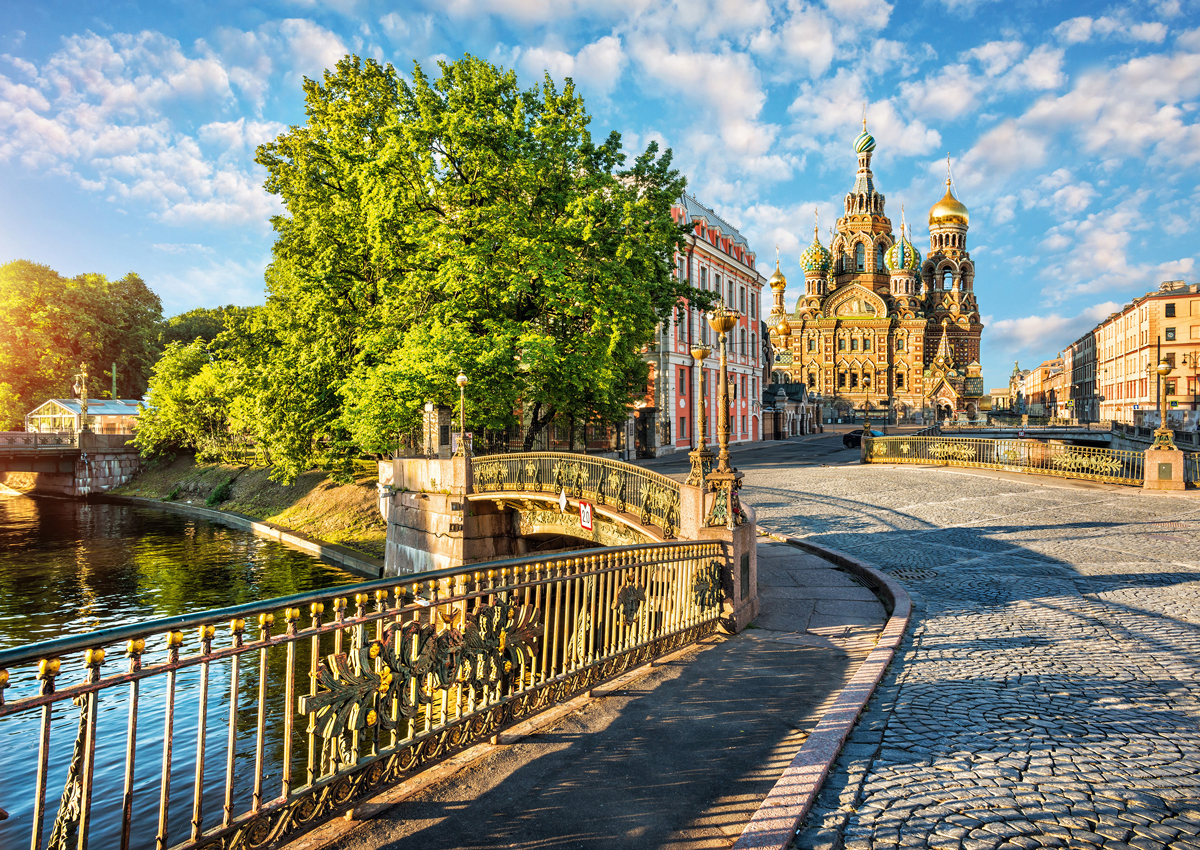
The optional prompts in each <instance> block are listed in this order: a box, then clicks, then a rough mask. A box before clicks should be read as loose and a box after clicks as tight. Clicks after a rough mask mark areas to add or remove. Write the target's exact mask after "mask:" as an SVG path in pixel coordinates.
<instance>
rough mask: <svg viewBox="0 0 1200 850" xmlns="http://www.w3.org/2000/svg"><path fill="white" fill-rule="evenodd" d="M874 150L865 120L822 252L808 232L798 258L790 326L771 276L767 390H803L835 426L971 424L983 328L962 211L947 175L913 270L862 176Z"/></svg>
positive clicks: (782, 282) (778, 282)
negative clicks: (853, 168) (955, 417)
mask: <svg viewBox="0 0 1200 850" xmlns="http://www.w3.org/2000/svg"><path fill="white" fill-rule="evenodd" d="M874 150H875V139H874V137H873V136H871V134H870V133H868V132H867V124H866V121H865V120H864V121H863V131H862V134H861V135H859V137H858V138H857V139H855V141H854V151H855V153H856V154H857V156H858V173H857V175H856V177H855V182H854V188H853V189H852V190H851V191H850V192H849V193H847V195H846V199H845V212H844V215H842V217H841V218H839V219H838V220H837V225H836V229H835V231H834V234H833V238H832V242H831V244H830V246H829V248H826V247H825V246H824V245H822V244H821V239H820V234H819V231H818V229H817V227H816V226H814V228H813V241H812V244H811V245H810V246H809V247H808V248H807V249H806V250H805V251H804V253H803V254H801V256H800V264H801V267H802V268H803V269H804V295H803V296H802V297H801V298H800V299H799V301H798V302H797V304H796V310H795V312H794V313H793V315H792V316H791V317H788V316H787V314H786V310H785V307H784V303H783V297H784V290H785V289H786V287H787V280H786V279H785V278H784V276H783V274H782V272H780V271H779V269H778V267H777V268H776V270H775V275H774V276H773V277H772V278H771V280H770V285H771V288H772V290H773V293H774V307H773V309H772V311H771V314H770V316H769V317H768V320H767V321H768V324H769V325H770V326H771V328H772V332H771V342H772V344H773V346H774V348H775V352H776V357H775V366H774V370H773V379H774V380H776V381H778V382H786V381H798V382H801V383H804V384H805V385H806V386H808V388H809V390H810V391H811V392H814V393H819V394H820V395H821V397H822V398H823V399H824V401H825V405H826V407H827V408H832V409H833V410H834V411H836V414H835V415H837V416H839V417H848V416H861V415H864V414H868V413H869V414H871V415H874V416H879V415H884V414H887V415H890V416H895V417H901V418H908V417H916V416H923V417H925V418H928V417H931V416H934V415H937V416H938V417H939V418H945V417H946V416H949V415H951V414H952V413H954V412H964V413H967V414H968V415H970V416H972V417H974V416H975V415H976V414H977V412H978V408H979V400H980V398H981V397H982V396H983V379H982V377H980V367H979V338H980V334H981V333H982V331H983V325H982V324H981V323H980V321H979V308H978V305H977V304H976V301H975V293H974V284H975V266H974V263H973V262H972V261H971V256H970V253H969V252H968V251H967V230H968V226H969V214H968V211H967V208H966V207H965V206H964V205H963V204H962V203H961V202H960V201H959V200H958V199H957V198H956V197H955V196H954V192H953V188H952V183H951V180H950V176H949V169H947V177H946V193H945V196H944V197H943V198H942V199H941V200H940V201H938V202H937V203H936V204H934V206H933V208H932V209H931V210H930V211H929V234H930V235H929V256H927V257H925V258H924V259H922V257H921V254H920V252H919V251H918V250H917V249H916V248H915V247H913V244H912V241H911V240H912V236H911V233H909V232H908V231H907V230H906V228H905V227H904V226H903V224H902V226H901V237H902V238H900V239H897V238H896V236H895V235H894V233H893V231H892V223H891V221H890V220H889V219H888V217H887V216H886V215H885V214H884V196H883V194H882V193H881V192H879V191H877V190H876V188H875V180H874V175H873V174H872V172H871V156H872V153H873V152H874Z"/></svg>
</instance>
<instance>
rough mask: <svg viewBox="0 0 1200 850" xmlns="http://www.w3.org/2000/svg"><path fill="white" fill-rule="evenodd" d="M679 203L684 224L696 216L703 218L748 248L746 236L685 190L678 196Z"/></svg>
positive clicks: (738, 243) (735, 241) (736, 242)
mask: <svg viewBox="0 0 1200 850" xmlns="http://www.w3.org/2000/svg"><path fill="white" fill-rule="evenodd" d="M679 203H680V206H682V207H683V213H684V219H683V223H684V224H688V223H690V222H691V221H693V220H694V219H697V218H703V219H705V220H706V221H708V222H710V223H711V224H714V225H716V226H717V227H718V228H720V230H721V232H722V233H723V234H725V235H726V236H728V237H729V238H730V239H732V240H733V242H734V243H735V244H737V245H744V246H746V248H747V249H749V247H750V243H749V242H747V241H746V237H745V236H743V235H742V234H741V232H740V231H738V229H737V228H736V227H734V226H733V225H732V224H730V223H729V222H727V221H726V220H725V219H723V218H721V217H720V216H719V215H717V214H716V213H715V212H713V211H712V210H710V209H709V208H708V207H706V206H704V204H702V203H700V202H699V201H697V200H696V199H695V198H693V197H692V196H691V195H689V194H688V193H687V192H684V193H683V194H682V195H680V196H679Z"/></svg>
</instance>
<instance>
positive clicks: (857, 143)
mask: <svg viewBox="0 0 1200 850" xmlns="http://www.w3.org/2000/svg"><path fill="white" fill-rule="evenodd" d="M873 150H875V137H874V136H872V135H871V134H870V133H868V132H867V128H866V124H865V122H864V124H863V131H862V132H861V133H859V134H858V138H857V139H855V140H854V152H855V153H870V152H871V151H873Z"/></svg>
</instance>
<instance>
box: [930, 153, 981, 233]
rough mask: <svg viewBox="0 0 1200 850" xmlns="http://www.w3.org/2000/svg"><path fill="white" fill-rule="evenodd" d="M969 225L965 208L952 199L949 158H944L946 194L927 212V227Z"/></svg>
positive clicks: (960, 202) (968, 217) (969, 221)
mask: <svg viewBox="0 0 1200 850" xmlns="http://www.w3.org/2000/svg"><path fill="white" fill-rule="evenodd" d="M970 223H971V219H970V216H969V215H967V208H966V206H965V205H964V204H963V202H962V201H960V200H959V199H958V198H956V197H954V189H953V188H952V185H951V180H950V157H949V156H947V157H946V194H945V195H944V196H943V197H942V199H941V200H940V201H938V202H937V203H936V204H934V205H933V208H932V209H930V210H929V226H930V227H933V226H934V225H936V224H961V225H963V226H964V227H965V226H967V225H969V224H970Z"/></svg>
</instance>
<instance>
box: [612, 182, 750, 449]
mask: <svg viewBox="0 0 1200 850" xmlns="http://www.w3.org/2000/svg"><path fill="white" fill-rule="evenodd" d="M671 212H672V215H673V216H674V218H675V221H676V222H678V223H679V224H681V225H684V226H686V227H688V228H689V231H688V234H687V237H686V242H685V244H684V246H683V248H682V249H681V250H679V251H678V252H677V253H676V256H675V268H676V273H677V274H678V275H679V277H680V278H681V279H682V280H684V281H685V282H688V283H690V285H691V286H693V287H695V288H697V289H704V290H708V291H710V292H715V293H716V294H717V295H718V296H719V297H720V298H721V300H722V301H723V302H724V303H725V305H726V306H728V307H732V308H733V309H734V310H736V311H738V313H739V314H740V318H739V319H738V323H737V326H736V327H735V328H734V329H733V331H731V332H730V334H729V340H728V342H729V354H728V369H729V384H730V404H729V432H730V436H729V439H730V442H731V443H740V442H746V441H749V440H759V439H761V437H762V401H761V397H762V372H763V362H764V361H763V346H762V340H761V336H760V334H761V326H762V324H761V319H762V290H763V284H764V283H766V279H765V278H764V277H763V276H762V275H761V274H759V272H758V270H757V268H756V264H755V254H754V252H753V251H751V250H750V245H749V243H748V242H747V241H746V238H745V237H744V236H743V235H742V234H741V233H740V232H739V231H738V230H737V228H735V227H734V226H733V225H731V224H729V223H728V222H727V221H725V220H724V219H722V218H721V217H720V216H718V215H717V214H716V213H715V212H713V211H712V210H711V209H709V208H708V207H706V206H704V205H703V204H701V203H700V202H699V201H697V200H696V199H695V198H694V197H692V196H691V195H688V194H686V193H685V194H683V195H682V196H680V198H679V200H678V201H677V202H676V203H675V205H674V206H673V207H672V209H671ZM696 345H706V346H708V347H709V348H711V349H712V353H711V354H710V355H709V356H708V357H707V358H706V359H705V360H704V362H703V364H701V365H700V366H699V367H697V366H696V364H695V361H694V360H693V359H692V355H691V350H692V348H693V347H694V346H696ZM646 358H647V360H648V361H649V363H650V386H649V388H648V390H647V394H646V398H645V399H644V400H643V404H644V408H643V409H642V410H639V411H637V414H638V415H637V417H636V419H638V420H639V421H640V422H641V423H646V422H649V421H650V417H653V420H654V422H655V427H654V429H653V430H654V432H655V433H654V436H653V442H654V449H653V452H646V453H653V454H667V453H670V452H674V451H690V450H691V449H692V448H693V446H695V445H697V443H698V440H699V433H698V423H697V421H696V399H697V398H701V399H703V400H704V406H705V420H706V421H705V432H706V433H707V435H708V443H709V444H710V445H712V444H714V443H715V442H716V438H715V435H716V426H717V382H718V378H719V376H720V351H719V350H718V344H717V335H716V334H715V333H713V332H712V329H711V328H710V327H709V326H708V321H707V320H706V317H705V314H704V313H702V312H701V311H699V310H697V309H695V308H694V307H692V306H691V305H690V304H689V303H688V302H687V301H681V302H680V303H679V305H678V306H677V307H676V308H675V314H674V316H672V318H671V321H669V322H667V323H665V324H664V325H663V327H662V329H661V335H660V337H659V343H658V346H657V350H655V351H650V352H647V354H646ZM639 427H645V426H644V425H641V426H639Z"/></svg>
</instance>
